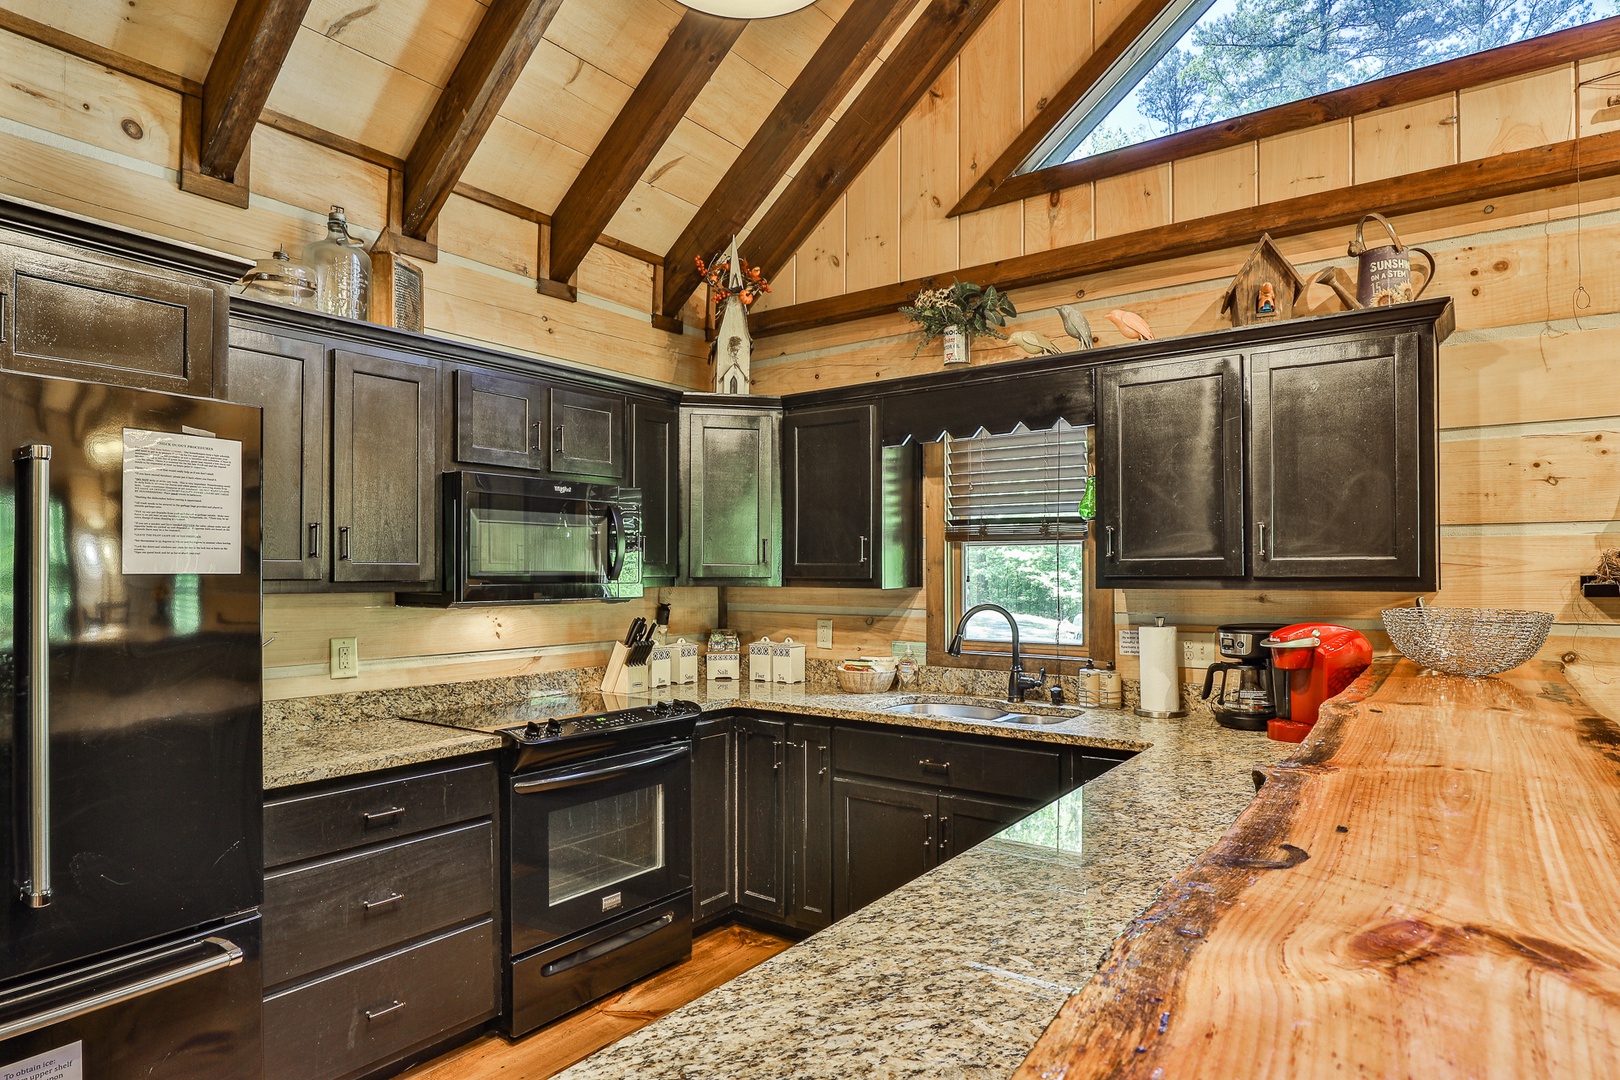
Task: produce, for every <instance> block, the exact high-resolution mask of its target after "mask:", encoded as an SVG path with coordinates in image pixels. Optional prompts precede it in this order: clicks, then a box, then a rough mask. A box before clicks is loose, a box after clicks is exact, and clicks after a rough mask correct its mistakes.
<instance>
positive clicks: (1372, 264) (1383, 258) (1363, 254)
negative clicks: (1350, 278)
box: [1350, 214, 1434, 308]
mask: <svg viewBox="0 0 1620 1080" xmlns="http://www.w3.org/2000/svg"><path fill="white" fill-rule="evenodd" d="M1369 221H1376V222H1378V224H1380V225H1382V226H1383V227H1384V231H1385V232H1386V233H1388V234H1389V243H1387V244H1381V245H1379V246H1378V247H1373V248H1370V247H1368V246H1367V241H1366V240H1365V239H1364V238H1363V236H1362V229H1363V228H1364V227H1365V226H1366V224H1367V222H1369ZM1413 252H1415V253H1417V254H1419V255H1421V256H1423V261H1424V262H1426V263H1428V264H1429V269H1428V272H1427V273H1425V274H1424V275H1423V283H1422V284H1421V285H1418V286H1417V287H1416V288H1413V286H1412V256H1411V253H1413ZM1350 254H1351V255H1354V256H1355V257H1356V259H1357V260H1359V261H1358V263H1357V269H1356V304H1357V306H1358V307H1364V308H1366V307H1387V306H1388V305H1390V304H1404V303H1406V302H1407V301H1409V300H1416V299H1417V298H1418V297H1420V296H1422V295H1423V290H1424V289H1427V288H1428V287H1429V282H1431V281H1433V280H1434V256H1433V255H1430V254H1429V253H1428V252H1427V251H1424V250H1423V249H1422V248H1419V247H1414V248H1409V247H1406V246H1405V245H1404V244H1402V243H1401V238H1400V237H1398V236H1396V235H1395V227H1394V226H1393V225H1391V224H1390V223H1389V222H1388V221H1386V220H1385V219H1384V215H1382V214H1368V215H1366V216H1365V217H1363V218H1362V219H1361V220H1360V221H1359V222H1357V223H1356V238H1355V240H1354V241H1352V242H1351V244H1350Z"/></svg>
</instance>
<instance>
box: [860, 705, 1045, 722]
mask: <svg viewBox="0 0 1620 1080" xmlns="http://www.w3.org/2000/svg"><path fill="white" fill-rule="evenodd" d="M884 711H885V712H892V713H908V714H909V715H911V716H948V717H950V718H951V719H953V720H989V721H993V722H995V723H1000V724H1025V725H1029V726H1035V725H1041V724H1061V723H1063V721H1065V720H1071V719H1073V717H1069V716H1040V715H1036V714H1035V713H1015V712H1009V711H1007V710H1006V709H992V708H986V707H985V706H983V705H955V704H951V703H949V702H942V701H918V702H912V703H911V704H909V705H892V706H890V707H889V708H888V709H885V710H884Z"/></svg>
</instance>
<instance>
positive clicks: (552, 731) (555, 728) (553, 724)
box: [544, 717, 562, 739]
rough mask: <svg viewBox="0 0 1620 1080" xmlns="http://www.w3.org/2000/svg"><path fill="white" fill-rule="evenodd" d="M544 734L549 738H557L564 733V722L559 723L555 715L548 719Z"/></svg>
mask: <svg viewBox="0 0 1620 1080" xmlns="http://www.w3.org/2000/svg"><path fill="white" fill-rule="evenodd" d="M544 734H545V737H546V738H548V739H555V738H556V737H557V736H559V735H561V734H562V724H560V723H558V722H557V720H556V718H555V717H553V718H552V719H550V720H547V721H546V729H545V732H544Z"/></svg>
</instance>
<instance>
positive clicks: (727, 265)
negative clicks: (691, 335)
mask: <svg viewBox="0 0 1620 1080" xmlns="http://www.w3.org/2000/svg"><path fill="white" fill-rule="evenodd" d="M697 267H698V273H700V274H702V275H703V280H704V281H706V282H708V284H709V291H710V294H711V297H712V300H713V303H714V309H715V311H716V312H717V313H718V314H719V316H720V323H719V326H717V327H716V328H715V336H714V389H715V392H716V393H718V394H747V393H749V392H750V390H749V388H750V385H751V381H752V380H751V376H750V373H749V369H750V364H751V360H752V355H753V338H752V337H751V336H750V335H749V333H748V309H749V308H750V307H752V306H753V304H754V301H756V300H758V299H759V298H760V297H761V296H763V295H764V294H765V293H768V292H770V291H771V286H770V282H769V281H767V280H766V278H765V274H764V272H763V271H762V270H760V269H759V267H757V266H749V265H748V261H747V260H746V259H744V258H743V257H742V256H740V255H738V254H737V238H736V237H735V236H734V237H732V238H731V246H730V247H729V248H727V249H726V250H725V251H724V252H722V253H720V254H718V255H716V256H714V258H712V259H710V260H709V261H708V262H707V263H705V262H704V261H703V260H702V259H699V260H698V261H697Z"/></svg>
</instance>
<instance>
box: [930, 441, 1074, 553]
mask: <svg viewBox="0 0 1620 1080" xmlns="http://www.w3.org/2000/svg"><path fill="white" fill-rule="evenodd" d="M1089 430H1090V429H1089V428H1083V427H1071V426H1070V425H1069V424H1068V423H1067V422H1065V421H1062V420H1059V421H1058V423H1057V426H1056V427H1054V428H1052V429H1051V430H1050V431H1030V430H1029V429H1027V428H1025V427H1024V426H1023V425H1019V426H1018V427H1017V428H1015V429H1014V430H1013V431H1012V433H1011V434H1008V435H985V434H980V435H975V436H973V437H972V438H970V439H951V440H950V442H949V443H948V444H947V446H946V451H945V537H946V539H947V540H980V539H999V540H1050V539H1066V538H1067V539H1079V538H1082V537H1084V536H1085V535H1086V527H1085V522H1083V521H1081V520H1080V497H1081V496H1082V495H1084V494H1085V490H1086V468H1087V466H1086V436H1087V433H1088V432H1089Z"/></svg>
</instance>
